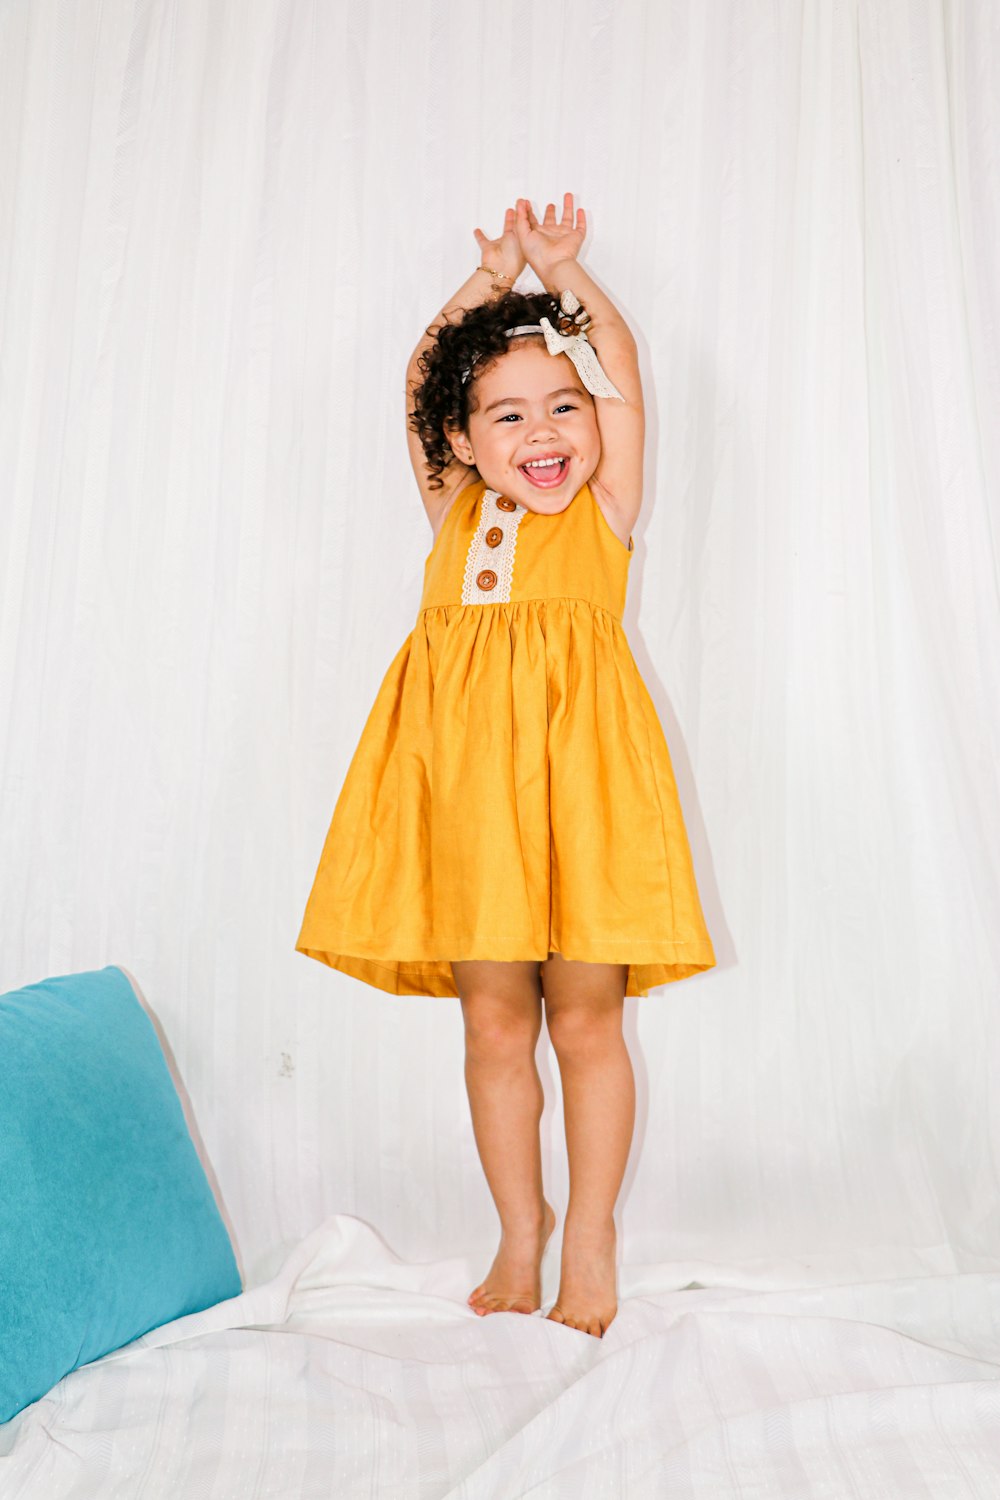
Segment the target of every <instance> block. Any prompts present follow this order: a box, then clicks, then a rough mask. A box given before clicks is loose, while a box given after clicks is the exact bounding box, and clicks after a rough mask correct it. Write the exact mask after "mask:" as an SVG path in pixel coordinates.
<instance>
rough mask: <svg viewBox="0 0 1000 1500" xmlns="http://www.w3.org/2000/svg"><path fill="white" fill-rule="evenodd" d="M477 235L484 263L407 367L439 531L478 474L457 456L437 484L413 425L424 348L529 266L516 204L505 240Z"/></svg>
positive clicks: (417, 464) (420, 460)
mask: <svg viewBox="0 0 1000 1500" xmlns="http://www.w3.org/2000/svg"><path fill="white" fill-rule="evenodd" d="M473 234H474V235H475V237H476V242H477V244H478V246H479V254H480V261H481V264H480V265H479V266H477V267H476V269H475V270H474V271H473V272H472V275H471V276H470V277H469V278H468V280H466V281H463V283H462V285H461V286H460V287H459V289H458V291H457V292H456V293H455V295H454V296H453V297H450V298H449V299H448V301H447V302H446V303H445V304H444V306H443V307H442V308H441V310H440V312H439V313H438V314H437V316H436V317H435V318H434V321H433V322H432V323H431V324H430V326H429V327H428V328H427V329H425V331H424V334H423V337H422V338H421V339H420V341H419V343H418V344H417V346H416V348H415V349H414V351H413V353H412V354H411V355H410V358H409V362H408V364H407V367H406V441H407V446H408V448H409V453H410V462H411V463H412V465H413V472H414V474H415V475H416V479H417V485H418V487H419V489H420V496H421V499H422V500H423V502H424V509H425V510H426V511H427V519H428V520H429V521H430V523H431V527H432V529H433V530H434V532H435V535H436V534H437V531H438V527H439V525H440V522H441V520H442V519H443V516H444V512H445V511H446V510H447V508H448V505H449V503H450V501H451V499H452V498H453V496H454V495H455V493H456V491H457V490H458V489H461V488H463V487H464V486H465V485H466V484H467V483H468V482H469V481H470V480H471V479H472V478H474V477H475V474H476V470H475V469H474V468H470V467H469V466H468V465H466V464H463V463H462V462H461V460H460V459H458V458H455V457H453V458H452V460H451V462H450V463H449V464H448V466H447V467H446V468H445V469H444V471H443V472H442V473H441V474H440V475H439V476H438V477H439V478H440V480H441V483H442V488H440V489H438V488H436V487H435V488H433V489H432V488H431V486H430V484H429V478H430V475H429V471H428V465H427V460H426V457H425V454H424V450H423V447H422V445H421V442H420V439H419V437H418V436H417V434H416V433H415V432H414V431H413V428H412V427H411V425H410V419H411V417H412V415H413V393H414V391H415V389H416V388H417V386H419V384H420V382H421V380H422V378H423V377H422V375H421V372H420V369H419V366H418V363H417V361H418V360H419V358H420V356H421V354H422V353H423V352H424V350H425V349H426V348H428V347H429V345H431V344H432V343H433V342H434V340H435V338H436V336H437V333H438V330H439V329H440V328H441V326H442V324H443V323H446V322H448V323H450V322H452V321H455V320H456V319H457V316H459V315H460V314H461V313H463V312H464V311H465V310H466V309H468V308H470V307H478V306H479V305H480V303H482V302H488V301H489V300H490V298H491V297H494V296H497V295H499V294H501V293H503V292H508V291H510V289H511V287H512V286H513V285H514V282H515V281H516V280H517V278H518V276H519V275H520V274H521V272H522V270H523V269H524V255H523V254H522V252H521V248H520V245H519V244H518V240H517V235H516V233H515V228H514V210H513V209H512V208H508V210H507V212H506V214H505V216H504V227H503V233H502V234H501V236H500V238H499V239H496V240H490V239H487V238H486V236H485V235H484V234H483V232H482V230H481V229H474V230H473ZM483 266H489V267H490V270H492V271H496V272H498V273H499V275H498V276H491V275H490V273H489V271H485V270H483Z"/></svg>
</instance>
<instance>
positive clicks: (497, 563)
mask: <svg viewBox="0 0 1000 1500" xmlns="http://www.w3.org/2000/svg"><path fill="white" fill-rule="evenodd" d="M632 553H633V547H632V539H631V538H630V539H629V545H628V546H627V547H626V545H625V543H624V542H622V541H621V540H620V538H619V537H617V536H616V535H615V533H614V532H613V531H612V530H611V527H610V526H609V525H608V522H607V520H606V519H605V517H604V515H603V514H602V512H601V510H600V507H599V506H598V504H597V501H596V500H595V498H594V494H593V491H592V490H591V488H590V485H589V484H584V485H582V486H581V488H580V489H579V490H577V492H576V494H575V495H574V497H573V499H572V500H571V501H570V503H569V505H568V506H567V507H566V509H565V510H563V511H559V512H558V513H557V514H555V515H544V514H542V513H541V512H539V511H533V510H529V509H528V508H527V506H524V505H521V504H520V503H519V502H517V501H515V500H512V499H510V498H509V497H508V496H505V495H501V494H499V493H498V492H497V491H496V490H493V489H490V488H489V487H488V486H487V484H486V481H485V480H484V479H478V480H476V481H475V482H474V483H472V484H470V485H467V486H466V488H465V489H464V490H461V491H460V492H459V494H458V495H457V496H456V497H455V499H454V501H453V502H452V505H451V508H450V510H449V511H448V513H447V515H446V516H445V518H444V521H443V523H442V525H441V529H440V531H439V532H438V535H437V537H436V538H435V540H434V545H433V547H432V548H431V550H430V552H429V554H428V556H427V560H426V562H425V563H424V585H423V593H422V596H421V600H420V610H421V612H422V611H423V610H425V609H431V608H435V607H438V606H441V605H490V604H506V603H519V602H522V601H524V600H528V599H557V598H568V599H581V600H585V601H588V602H589V603H591V604H594V605H597V606H598V607H599V608H601V609H605V610H607V611H608V612H609V613H610V614H612V615H614V617H615V618H616V619H617V620H621V618H622V614H623V612H624V609H625V594H626V589H627V585H628V566H629V563H630V562H631V560H632Z"/></svg>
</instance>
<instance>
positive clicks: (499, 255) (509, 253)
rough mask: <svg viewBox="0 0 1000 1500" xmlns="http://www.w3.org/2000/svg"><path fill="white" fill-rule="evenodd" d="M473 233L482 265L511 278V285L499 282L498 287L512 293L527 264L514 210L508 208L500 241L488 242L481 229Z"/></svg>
mask: <svg viewBox="0 0 1000 1500" xmlns="http://www.w3.org/2000/svg"><path fill="white" fill-rule="evenodd" d="M472 232H473V234H474V235H475V236H476V243H477V244H478V246H479V254H480V264H481V265H484V266H489V268H490V270H491V271H499V272H501V273H502V275H504V276H509V277H510V282H509V284H508V283H505V282H498V283H497V285H498V286H500V287H501V288H502V290H503V291H510V288H511V287H512V286H513V285H514V282H515V281H516V280H517V278H518V277H519V276H520V274H521V272H522V271H523V270H524V267H525V264H526V262H525V258H524V253H523V251H522V249H521V244H520V241H519V240H518V237H517V228H516V221H515V216H514V210H513V209H512V208H508V210H507V212H506V214H505V215H504V221H503V234H502V235H501V236H500V238H499V239H498V240H488V239H487V238H486V236H485V234H483V231H482V230H481V229H474V230H473V231H472Z"/></svg>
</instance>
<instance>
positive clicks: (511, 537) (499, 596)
mask: <svg viewBox="0 0 1000 1500" xmlns="http://www.w3.org/2000/svg"><path fill="white" fill-rule="evenodd" d="M500 498H501V497H500V492H499V491H498V490H484V491H483V495H482V500H481V501H480V511H479V525H478V526H477V527H476V530H475V532H474V533H473V536H472V540H471V541H470V543H469V550H468V552H467V553H466V557H465V574H464V576H463V579H462V603H463V604H509V603H510V586H511V582H512V581H513V577H514V553H515V551H516V549H517V528H518V527H519V526H520V524H521V517H522V516H524V515H526V514H527V511H528V507H527V506H526V505H519V504H518V503H517V502H516V501H515V505H514V509H513V510H501V509H500V507H499V506H498V505H497V501H498V500H499V499H500ZM493 526H496V527H498V528H499V530H500V531H502V532H503V540H502V541H500V542H498V543H497V545H496V546H495V547H491V546H490V544H489V542H487V540H486V533H487V532H488V531H489V530H490V528H491V527H493ZM484 568H488V569H489V570H490V571H491V572H493V573H495V574H496V575H497V581H496V583H495V584H494V586H493V588H491V589H483V588H480V587H479V584H478V583H477V582H476V579H477V578H478V577H479V574H480V573H481V572H482V571H483V569H484Z"/></svg>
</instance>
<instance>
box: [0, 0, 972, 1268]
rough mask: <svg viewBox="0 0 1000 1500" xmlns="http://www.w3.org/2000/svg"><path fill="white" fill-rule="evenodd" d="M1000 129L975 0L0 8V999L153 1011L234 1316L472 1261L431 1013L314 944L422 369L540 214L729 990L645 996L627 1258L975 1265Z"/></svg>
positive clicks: (465, 1125)
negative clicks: (260, 1304) (188, 1128)
mask: <svg viewBox="0 0 1000 1500" xmlns="http://www.w3.org/2000/svg"><path fill="white" fill-rule="evenodd" d="M998 101H1000V18H998V14H997V11H996V8H995V7H994V6H993V5H992V4H990V3H988V0H978V3H977V0H968V3H965V4H960V3H953V4H948V5H938V4H934V3H931V0H870V3H869V0H844V3H836V0H829V3H818V0H813V3H793V0H779V3H777V4H775V3H772V0H741V3H739V4H736V3H732V4H727V3H721V0H718V3H716V0H713V3H712V4H710V5H707V6H706V5H700V4H695V3H689V0H657V3H656V4H653V3H652V0H647V3H639V0H620V3H612V0H574V3H569V0H560V3H540V4H528V3H509V0H489V3H488V4H487V3H482V4H480V3H468V0H440V3H434V4H427V3H421V0H417V3H413V0H410V3H403V0H393V3H389V0H377V3H372V0H342V3H325V4H324V3H320V0H313V3H308V0H252V3H247V0H213V3H210V4H205V3H193V0H176V3H168V0H162V3H154V0H135V3H130V0H117V3H114V4H110V5H109V4H103V5H102V4H100V3H98V0H82V3H80V4H77V5H74V6H65V5H61V4H59V3H58V0H37V3H34V4H30V5H29V4H27V3H21V4H7V5H5V6H4V7H3V8H2V10H0V187H2V193H0V214H2V223H0V230H2V232H0V257H2V260H0V285H2V295H0V307H2V318H3V326H2V330H0V381H2V390H0V464H2V469H0V588H2V594H0V828H2V847H3V855H2V871H0V879H2V885H0V911H2V944H0V988H3V989H7V988H12V987H14V986H16V985H19V984H23V983H28V982H31V981H33V980H36V979H39V978H42V977H44V976H45V975H48V974H58V973H66V972H69V971H71V970H78V969H88V968H97V967H100V966H102V965H103V964H105V963H120V964H122V965H124V966H126V967H127V968H128V969H129V970H130V971H131V972H132V973H134V974H135V976H136V978H137V979H138V981H139V982H140V984H141V985H142V986H143V989H144V991H145V993H146V995H147V997H148V999H149V1001H150V1004H151V1005H152V1006H153V1008H154V1009H155V1010H156V1012H157V1014H158V1016H159V1018H160V1020H161V1023H162V1026H163V1029H164V1031H165V1033H166V1036H167V1038H168V1040H169V1043H170V1046H171V1048H172V1049H173V1052H174V1055H175V1057H176V1062H177V1066H178V1067H179V1069H180V1072H181V1073H182V1075H183V1078H184V1080H185V1083H186V1086H187V1089H188V1090H189V1092H190V1096H191V1101H192V1105H193V1108H194V1112H195V1115H196V1117H197V1121H198V1126H199V1128H200V1131H201V1134H202V1136H203V1139H204V1143H205V1147H206V1149H207V1151H208V1154H209V1156H210V1157H211V1160H212V1163H213V1164H214V1168H215V1171H216V1173H217V1176H218V1181H219V1185H220V1188H221V1191H222V1194H223V1197H224V1199H225V1202H226V1206H227V1210H228V1213H229V1215H230V1218H231V1222H232V1224H233V1226H234V1229H235V1232H236V1235H237V1238H238V1242H239V1248H240V1252H241V1258H242V1263H243V1266H244V1269H245V1272H246V1273H247V1275H248V1276H249V1277H250V1278H251V1279H256V1278H258V1277H260V1276H262V1275H264V1274H265V1273H268V1274H269V1273H270V1271H271V1270H272V1269H273V1267H274V1266H275V1265H276V1264H277V1263H278V1261H279V1260H280V1258H281V1256H282V1254H283V1253H284V1252H285V1250H286V1249H287V1247H288V1246H289V1245H291V1244H292V1243H293V1242H295V1241H297V1240H299V1239H300V1238H301V1237H302V1236H303V1235H305V1234H306V1233H308V1232H309V1231H310V1230H312V1229H313V1228H314V1226H315V1225H317V1224H318V1223H319V1222H320V1221H321V1220H323V1219H324V1218H325V1217H326V1216H328V1215H330V1214H335V1213H344V1214H353V1215H357V1216H358V1217H360V1218H362V1219H364V1220H366V1221H367V1222H368V1223H369V1224H370V1225H372V1226H373V1227H374V1228H375V1229H376V1230H377V1231H378V1233H379V1234H381V1235H382V1236H384V1238H385V1239H386V1241H387V1242H388V1244H389V1245H390V1246H391V1247H392V1248H393V1249H394V1250H395V1252H396V1253H397V1254H398V1255H400V1256H401V1257H404V1258H406V1259H411V1260H425V1259H430V1258H433V1257H434V1256H439V1255H445V1254H451V1253H454V1252H455V1250H456V1248H459V1247H460V1248H462V1249H463V1250H471V1251H475V1252H478V1250H479V1248H480V1247H481V1250H482V1264H481V1271H480V1274H481V1273H482V1272H484V1271H485V1270H486V1268H487V1266H488V1263H489V1257H490V1256H491V1255H492V1252H493V1249H495V1244H496V1234H497V1228H498V1225H497V1220H496V1215H495V1212H494V1209H493V1206H492V1201H491V1199H490V1197H489V1193H488V1189H487V1187H486V1183H485V1179H484V1178H483V1176H482V1171H481V1168H480V1166H479V1162H478V1157H477V1155H476V1151H475V1145H474V1141H473V1137H472V1130H471V1123H470V1118H469V1110H468V1103H467V1098H466V1094H465V1085H464V1081H463V1076H462V1063H463V1037H462V1024H461V1013H460V1006H459V1002H458V1001H457V1000H439V999H438V1000H427V999H418V998H415V997H392V996H388V995H386V994H383V993H381V992H377V991H375V990H373V989H370V988H367V987H365V986H363V985H360V984H358V983H357V982H355V981H353V980H351V979H348V978H346V977H344V976H342V975H339V974H336V973H334V972H333V971H331V970H328V969H325V968H323V967H322V966H321V965H319V964H317V963H314V962H312V961H310V960H308V959H305V958H304V957H303V956H302V955H299V954H296V953H295V952H294V950H293V945H294V941H295V937H296V934H297V931H298V927H299V923H300V920H301V914H302V910H303V907H304V903H305V900H306V896H307V894H308V890H309V886H310V884H311V881H312V877H313V874H314V871H315V867H316V863H317V860H318V857H319V853H320V849H321V846H322V841H323V838H324V836H325V832H326V828H327V825H328V822H329V818H330V814H331V812H332V810H333V804H334V801H335V798H336V795H337V792H338V791H339V787H340V784H341V781H342V778H343V776H344V773H345V772H346V769H347V765H348V763H349V760H350V756H351V754H352V753H353V749H354V746H355V744H356V742H357V739H358V736H359V734H360V731H361V728H362V725H363V723H364V720H365V718H366V716H367V713H368V710H369V708H370V706H371V704H372V702H373V700H374V697H375V693H376V691H377V688H378V685H379V683H380V681H381V678H382V675H383V673H384V671H385V669H386V667H387V665H388V663H389V661H390V660H391V659H392V657H393V655H394V654H395V652H396V651H397V649H398V647H399V645H400V644H401V642H402V640H403V638H404V636H405V634H406V632H407V631H408V630H409V629H410V628H411V626H412V624H413V621H414V618H415V613H416V609H417V605H418V601H419V595H420V584H421V578H422V570H423V562H424V558H425V556H426V554H427V552H428V551H429V549H430V545H431V541H432V537H431V533H430V528H429V527H428V524H427V521H426V518H425V516H424V512H423V509H422V507H421V504H420V500H419V496H418V493H417V490H416V486H415V483H414V481H413V478H412V475H411V472H410V469H409V463H408V459H407V453H406V442H405V426H404V386H403V381H404V368H405V363H406V359H407V356H408V355H409V353H410V351H411V349H412V347H413V345H414V344H415V343H416V341H417V339H418V337H419V335H420V332H421V330H422V328H423V326H424V325H425V324H426V323H428V322H429V321H430V320H431V318H432V316H433V315H434V313H435V312H436V311H437V309H438V307H439V306H440V304H441V303H442V301H443V300H444V298H445V297H446V296H447V295H448V294H450V293H451V292H452V291H453V290H454V289H455V288H456V287H457V286H458V285H459V283H460V282H461V281H463V280H464V278H465V277H466V276H467V275H468V273H469V271H470V270H471V268H472V267H473V266H474V265H475V264H476V263H477V262H476V257H477V250H476V245H475V241H474V239H473V235H472V229H473V227H474V226H475V225H479V226H481V227H482V228H483V229H484V230H485V231H486V232H487V233H489V234H495V233H497V232H498V231H499V229H500V226H501V222H502V215H503V210H504V208H505V207H506V205H507V204H509V203H512V202H513V201H514V199H515V197H516V196H517V195H518V194H526V195H528V196H530V197H531V199H532V201H533V202H534V204H535V207H536V209H538V210H542V209H544V206H545V203H546V202H547V201H548V200H549V199H553V200H556V201H558V199H559V195H561V194H562V192H563V191H564V190H567V189H569V190H571V191H573V192H574V193H575V194H576V195H577V201H578V203H582V205H583V206H584V207H585V208H586V209H587V211H588V218H589V223H590V235H589V237H588V242H587V244H586V246H585V248H584V252H583V257H582V258H583V259H584V261H585V263H586V265H587V267H588V269H589V270H590V271H591V273H592V274H593V275H594V276H595V277H596V278H597V279H598V280H599V281H600V282H601V283H602V285H604V286H605V287H606V288H608V290H610V291H611V293H612V294H613V295H614V296H615V297H616V298H617V300H618V302H619V305H620V306H621V307H622V309H623V311H624V313H625V315H626V317H627V318H628V320H629V322H630V324H631V326H632V328H633V330H634V332H635V334H636V337H637V339H638V341H639V345H640V349H641V357H642V367H643V374H644V380H645V387H646V401H647V422H648V431H649V443H648V451H647V467H646V479H647V493H646V498H645V502H644V507H643V512H642V515H641V518H640V520H639V523H638V525H637V528H636V555H635V559H634V561H633V564H632V568H631V580H630V594H629V602H628V607H627V610H626V614H625V621H624V623H625V628H626V631H627V633H628V635H629V639H630V642H631V644H632V647H633V651H634V653H635V655H636V659H637V661H638V663H639V666H640V669H641V671H642V673H643V676H644V678H645V680H646V682H647V685H648V686H649V689H650V692H651V693H652V695H653V698H654V701H655V703H656V706H657V710H658V712H659V714H660V716H661V720H662V722H663V725H664V728H665V730H666V733H667V738H668V742H669V744H670V747H671V752H672V755H673V759H674V767H675V771H676V774H677V779H678V785H679V789H680V793H681V798H682V803H683V807H684V812H685V817H686V820H687V825H688V831H689V835H690V839H691V845H692V851H693V855H694V860H695V868H696V872H697V875H698V880H699V886H700V890H701V894H702V901H703V905H704V909H705V915H706V920H707V922H708V925H709V929H710V931H711V933H712V936H713V941H714V943H715V947H716V953H717V957H718V960H719V963H718V967H717V969H715V970H714V971H712V972H711V973H709V974H707V975H704V976H701V977H699V978H696V979H689V980H686V981H682V982H680V983H678V984H676V985H672V986H667V987H664V988H661V989H659V990H656V991H654V992H652V993H651V994H650V995H649V996H647V997H645V998H640V999H633V1000H629V1001H627V1002H626V1012H625V1019H626V1034H627V1039H628V1043H629V1047H630V1050H631V1054H632V1058H633V1061H634V1066H635V1070H636V1079H637V1088H638V1110H637V1121H636V1133H635V1139H634V1144H633V1151H632V1156H631V1159H630V1163H629V1167H628V1171H627V1174H626V1180H625V1184H624V1188H623V1192H622V1197H621V1199H620V1205H619V1213H618V1222H619V1234H620V1251H621V1257H622V1259H623V1261H624V1262H626V1263H628V1264H629V1265H630V1266H633V1267H637V1266H640V1265H650V1264H656V1265H658V1266H660V1267H661V1268H665V1274H667V1275H668V1278H669V1277H670V1276H672V1277H674V1278H676V1279H675V1282H674V1284H676V1285H680V1286H683V1285H684V1283H685V1281H687V1280H688V1279H690V1278H697V1279H698V1280H699V1281H701V1282H703V1283H705V1284H706V1285H726V1284H730V1283H732V1284H738V1285H740V1286H748V1285H764V1286H767V1285H771V1286H776V1285H781V1284H783V1283H788V1282H791V1283H793V1284H796V1285H799V1284H802V1283H803V1282H806V1283H807V1282H809V1281H810V1280H812V1279H816V1280H851V1279H852V1278H859V1279H861V1278H864V1277H874V1278H877V1277H882V1276H885V1277H888V1276H907V1275H917V1276H919V1275H922V1274H931V1273H942V1274H946V1273H948V1272H951V1271H955V1270H957V1271H977V1270H986V1269H994V1268H998V1267H1000V1213H998V1180H997V1179H998V1165H997V1162H998V1147H1000V1119H998V1113H997V1111H998V1106H997V1097H996V1094H995V1093H994V1094H993V1095H992V1097H991V1094H990V1087H989V1085H990V1064H991V1060H992V1059H995V1058H996V1056H997V1055H998V1051H997V1048H998V1036H997V1031H998V1022H997V1015H998V1011H997V1005H996V999H997V981H998V957H1000V953H998V950H1000V899H998V898H1000V854H998V851H1000V808H998V777H997V765H998V748H1000V746H998V739H1000V735H998V726H1000V666H998V663H1000V629H998V587H997V584H998V567H997V550H996V535H997V525H998V511H997V496H998V473H1000V437H998V426H997V412H998V410H1000V354H998V347H1000V345H998V331H1000V277H998V258H997V245H998V243H1000V209H998V195H997V161H998V159H1000V102H998ZM530 280H531V279H530V277H528V278H526V281H527V282H528V283H530ZM539 1066H540V1068H541V1071H542V1076H543V1081H544V1084H545V1090H546V1097H547V1105H546V1111H545V1116H544V1119H543V1137H544V1145H545V1175H546V1187H547V1190H548V1192H549V1196H550V1198H551V1201H553V1202H554V1203H555V1205H556V1207H557V1209H558V1210H559V1212H560V1218H561V1214H562V1209H563V1207H564V1205H565V1199H566V1188H567V1184H566V1178H565V1166H564V1143H563V1138H562V1125H561V1098H560V1093H559V1077H558V1071H557V1068H556V1066H555V1061H554V1055H553V1054H552V1053H551V1051H550V1049H549V1045H548V1041H547V1036H546V1034H545V1032H544V1031H543V1034H542V1040H541V1042H540V1046H539Z"/></svg>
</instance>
